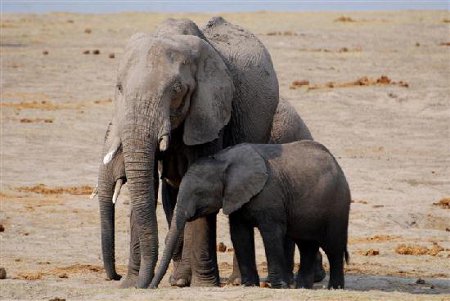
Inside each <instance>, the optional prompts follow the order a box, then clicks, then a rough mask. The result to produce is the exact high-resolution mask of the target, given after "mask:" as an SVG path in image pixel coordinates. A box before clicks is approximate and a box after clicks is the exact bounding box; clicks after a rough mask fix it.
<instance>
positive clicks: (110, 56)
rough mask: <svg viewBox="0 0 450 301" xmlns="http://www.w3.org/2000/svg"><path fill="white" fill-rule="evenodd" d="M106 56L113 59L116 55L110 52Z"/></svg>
mask: <svg viewBox="0 0 450 301" xmlns="http://www.w3.org/2000/svg"><path fill="white" fill-rule="evenodd" d="M108 57H109V58H110V59H113V58H115V57H116V55H115V54H114V53H110V54H109V55H108Z"/></svg>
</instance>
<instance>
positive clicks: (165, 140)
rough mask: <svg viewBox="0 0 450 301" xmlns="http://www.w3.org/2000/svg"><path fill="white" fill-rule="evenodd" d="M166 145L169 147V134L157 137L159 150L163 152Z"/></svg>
mask: <svg viewBox="0 0 450 301" xmlns="http://www.w3.org/2000/svg"><path fill="white" fill-rule="evenodd" d="M168 147H169V135H167V134H166V135H163V136H162V137H161V138H160V139H159V151H161V152H165V151H166V150H167V148H168Z"/></svg>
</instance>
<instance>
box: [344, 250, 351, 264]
mask: <svg viewBox="0 0 450 301" xmlns="http://www.w3.org/2000/svg"><path fill="white" fill-rule="evenodd" d="M344 258H345V263H347V264H349V263H350V255H349V254H348V250H347V249H345V252H344Z"/></svg>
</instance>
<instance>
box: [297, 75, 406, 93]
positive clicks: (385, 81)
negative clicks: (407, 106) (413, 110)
mask: <svg viewBox="0 0 450 301" xmlns="http://www.w3.org/2000/svg"><path fill="white" fill-rule="evenodd" d="M303 86H306V87H307V90H317V89H332V88H349V87H358V86H399V87H405V88H408V87H409V84H408V83H407V82H404V81H398V82H396V81H393V80H391V79H390V78H389V77H388V76H386V75H381V76H380V77H378V78H376V79H373V78H369V77H367V76H363V77H360V78H358V79H356V80H354V81H351V82H341V83H335V82H326V83H324V84H310V83H309V81H307V80H295V81H293V82H292V83H291V85H290V86H289V89H293V90H295V89H298V88H301V87H303Z"/></svg>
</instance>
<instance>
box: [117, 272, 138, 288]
mask: <svg viewBox="0 0 450 301" xmlns="http://www.w3.org/2000/svg"><path fill="white" fill-rule="evenodd" d="M137 281H138V275H133V274H128V275H127V277H125V279H124V280H123V281H122V282H121V283H120V286H119V287H120V288H134V287H136V285H137Z"/></svg>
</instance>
